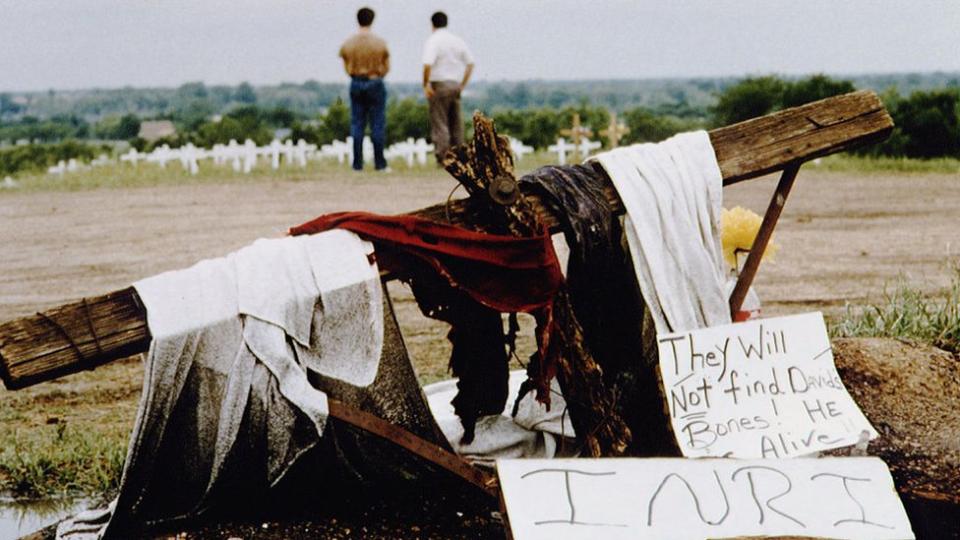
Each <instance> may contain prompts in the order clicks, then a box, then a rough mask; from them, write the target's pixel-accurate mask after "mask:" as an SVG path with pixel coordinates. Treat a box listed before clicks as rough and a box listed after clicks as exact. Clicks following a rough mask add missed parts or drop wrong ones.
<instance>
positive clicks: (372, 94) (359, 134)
mask: <svg viewBox="0 0 960 540" xmlns="http://www.w3.org/2000/svg"><path fill="white" fill-rule="evenodd" d="M386 108H387V89H386V88H385V87H384V85H383V79H364V78H358V77H354V78H353V79H352V80H351V81H350V136H351V137H353V168H354V169H355V170H358V171H359V170H362V169H363V135H364V131H366V127H367V123H369V124H370V139H371V140H372V141H373V162H374V166H375V167H376V168H377V170H380V169H384V168H386V167H387V160H386V159H384V157H383V144H384V141H386V138H387V137H386V132H387V115H386Z"/></svg>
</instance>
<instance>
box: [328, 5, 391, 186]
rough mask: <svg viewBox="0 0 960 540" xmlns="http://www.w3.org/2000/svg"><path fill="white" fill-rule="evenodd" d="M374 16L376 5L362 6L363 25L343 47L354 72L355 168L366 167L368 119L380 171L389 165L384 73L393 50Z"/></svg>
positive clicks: (352, 130)
mask: <svg viewBox="0 0 960 540" xmlns="http://www.w3.org/2000/svg"><path fill="white" fill-rule="evenodd" d="M373 16H374V13H373V10H372V9H370V8H361V9H360V11H358V12H357V23H358V24H359V25H360V29H359V30H358V31H357V33H356V34H354V35H352V36H350V38H349V39H347V41H345V42H344V43H343V46H342V47H340V58H343V68H344V69H345V70H346V71H347V75H350V136H351V137H353V168H354V169H355V170H358V171H359V170H363V135H364V132H365V130H366V125H367V123H368V122H369V123H370V139H371V140H372V141H373V154H374V158H373V160H374V165H375V166H376V168H377V170H378V171H379V170H384V169H386V167H387V161H386V159H384V157H383V145H384V142H385V140H386V125H387V121H386V104H387V90H386V87H385V86H384V84H383V77H384V76H386V74H387V72H388V71H390V53H389V51H388V50H387V44H386V42H384V41H383V40H382V39H380V37H378V36H377V35H375V34H374V33H373V32H372V31H371V30H370V27H371V25H373Z"/></svg>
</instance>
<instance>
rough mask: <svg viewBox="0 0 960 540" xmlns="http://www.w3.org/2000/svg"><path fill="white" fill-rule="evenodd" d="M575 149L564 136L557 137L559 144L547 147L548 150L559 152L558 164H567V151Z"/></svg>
mask: <svg viewBox="0 0 960 540" xmlns="http://www.w3.org/2000/svg"><path fill="white" fill-rule="evenodd" d="M572 149H573V147H572V146H570V145H568V144H567V140H566V139H564V138H563V137H557V144H554V145H551V146H549V147H547V150H549V151H551V152H556V153H557V164H559V165H566V164H567V152H569V151H571V150H572Z"/></svg>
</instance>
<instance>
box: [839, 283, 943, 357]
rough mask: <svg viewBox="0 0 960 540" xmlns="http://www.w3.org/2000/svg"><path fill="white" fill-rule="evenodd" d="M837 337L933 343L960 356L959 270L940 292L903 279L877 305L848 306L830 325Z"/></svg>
mask: <svg viewBox="0 0 960 540" xmlns="http://www.w3.org/2000/svg"><path fill="white" fill-rule="evenodd" d="M831 334H832V335H833V336H835V337H887V338H898V339H909V340H914V341H922V342H924V343H929V344H932V345H934V346H936V347H939V348H941V349H944V350H947V351H950V352H953V353H955V354H956V353H960V268H958V269H955V270H954V275H953V278H952V280H951V282H950V285H949V286H948V287H947V288H946V289H945V290H944V291H942V292H941V293H939V294H933V295H928V294H924V293H923V292H921V291H920V290H919V289H917V288H915V287H911V286H910V285H908V284H907V283H905V282H904V281H903V280H902V279H901V280H900V281H899V282H897V283H896V284H895V286H894V287H893V288H892V290H886V291H884V295H883V299H882V301H880V302H879V303H877V304H873V305H867V306H863V307H859V308H853V307H850V306H847V312H846V314H845V315H844V316H843V317H842V318H841V319H839V320H837V321H834V323H833V324H832V325H831Z"/></svg>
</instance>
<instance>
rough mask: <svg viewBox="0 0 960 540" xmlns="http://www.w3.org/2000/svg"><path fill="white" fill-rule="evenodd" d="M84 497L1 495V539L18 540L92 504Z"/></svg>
mask: <svg viewBox="0 0 960 540" xmlns="http://www.w3.org/2000/svg"><path fill="white" fill-rule="evenodd" d="M92 504H93V502H92V501H91V500H90V499H85V498H69V497H67V498H56V499H15V498H12V497H4V496H2V495H0V539H2V540H7V539H11V540H12V539H15V538H20V537H21V536H25V535H28V534H30V533H32V532H36V531H38V530H40V529H42V528H44V527H46V526H47V525H52V524H53V523H56V522H58V521H60V520H61V519H63V518H65V517H67V516H70V515H73V514H76V513H77V512H79V511H81V510H84V509H86V508H87V507H89V506H91V505H92Z"/></svg>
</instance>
